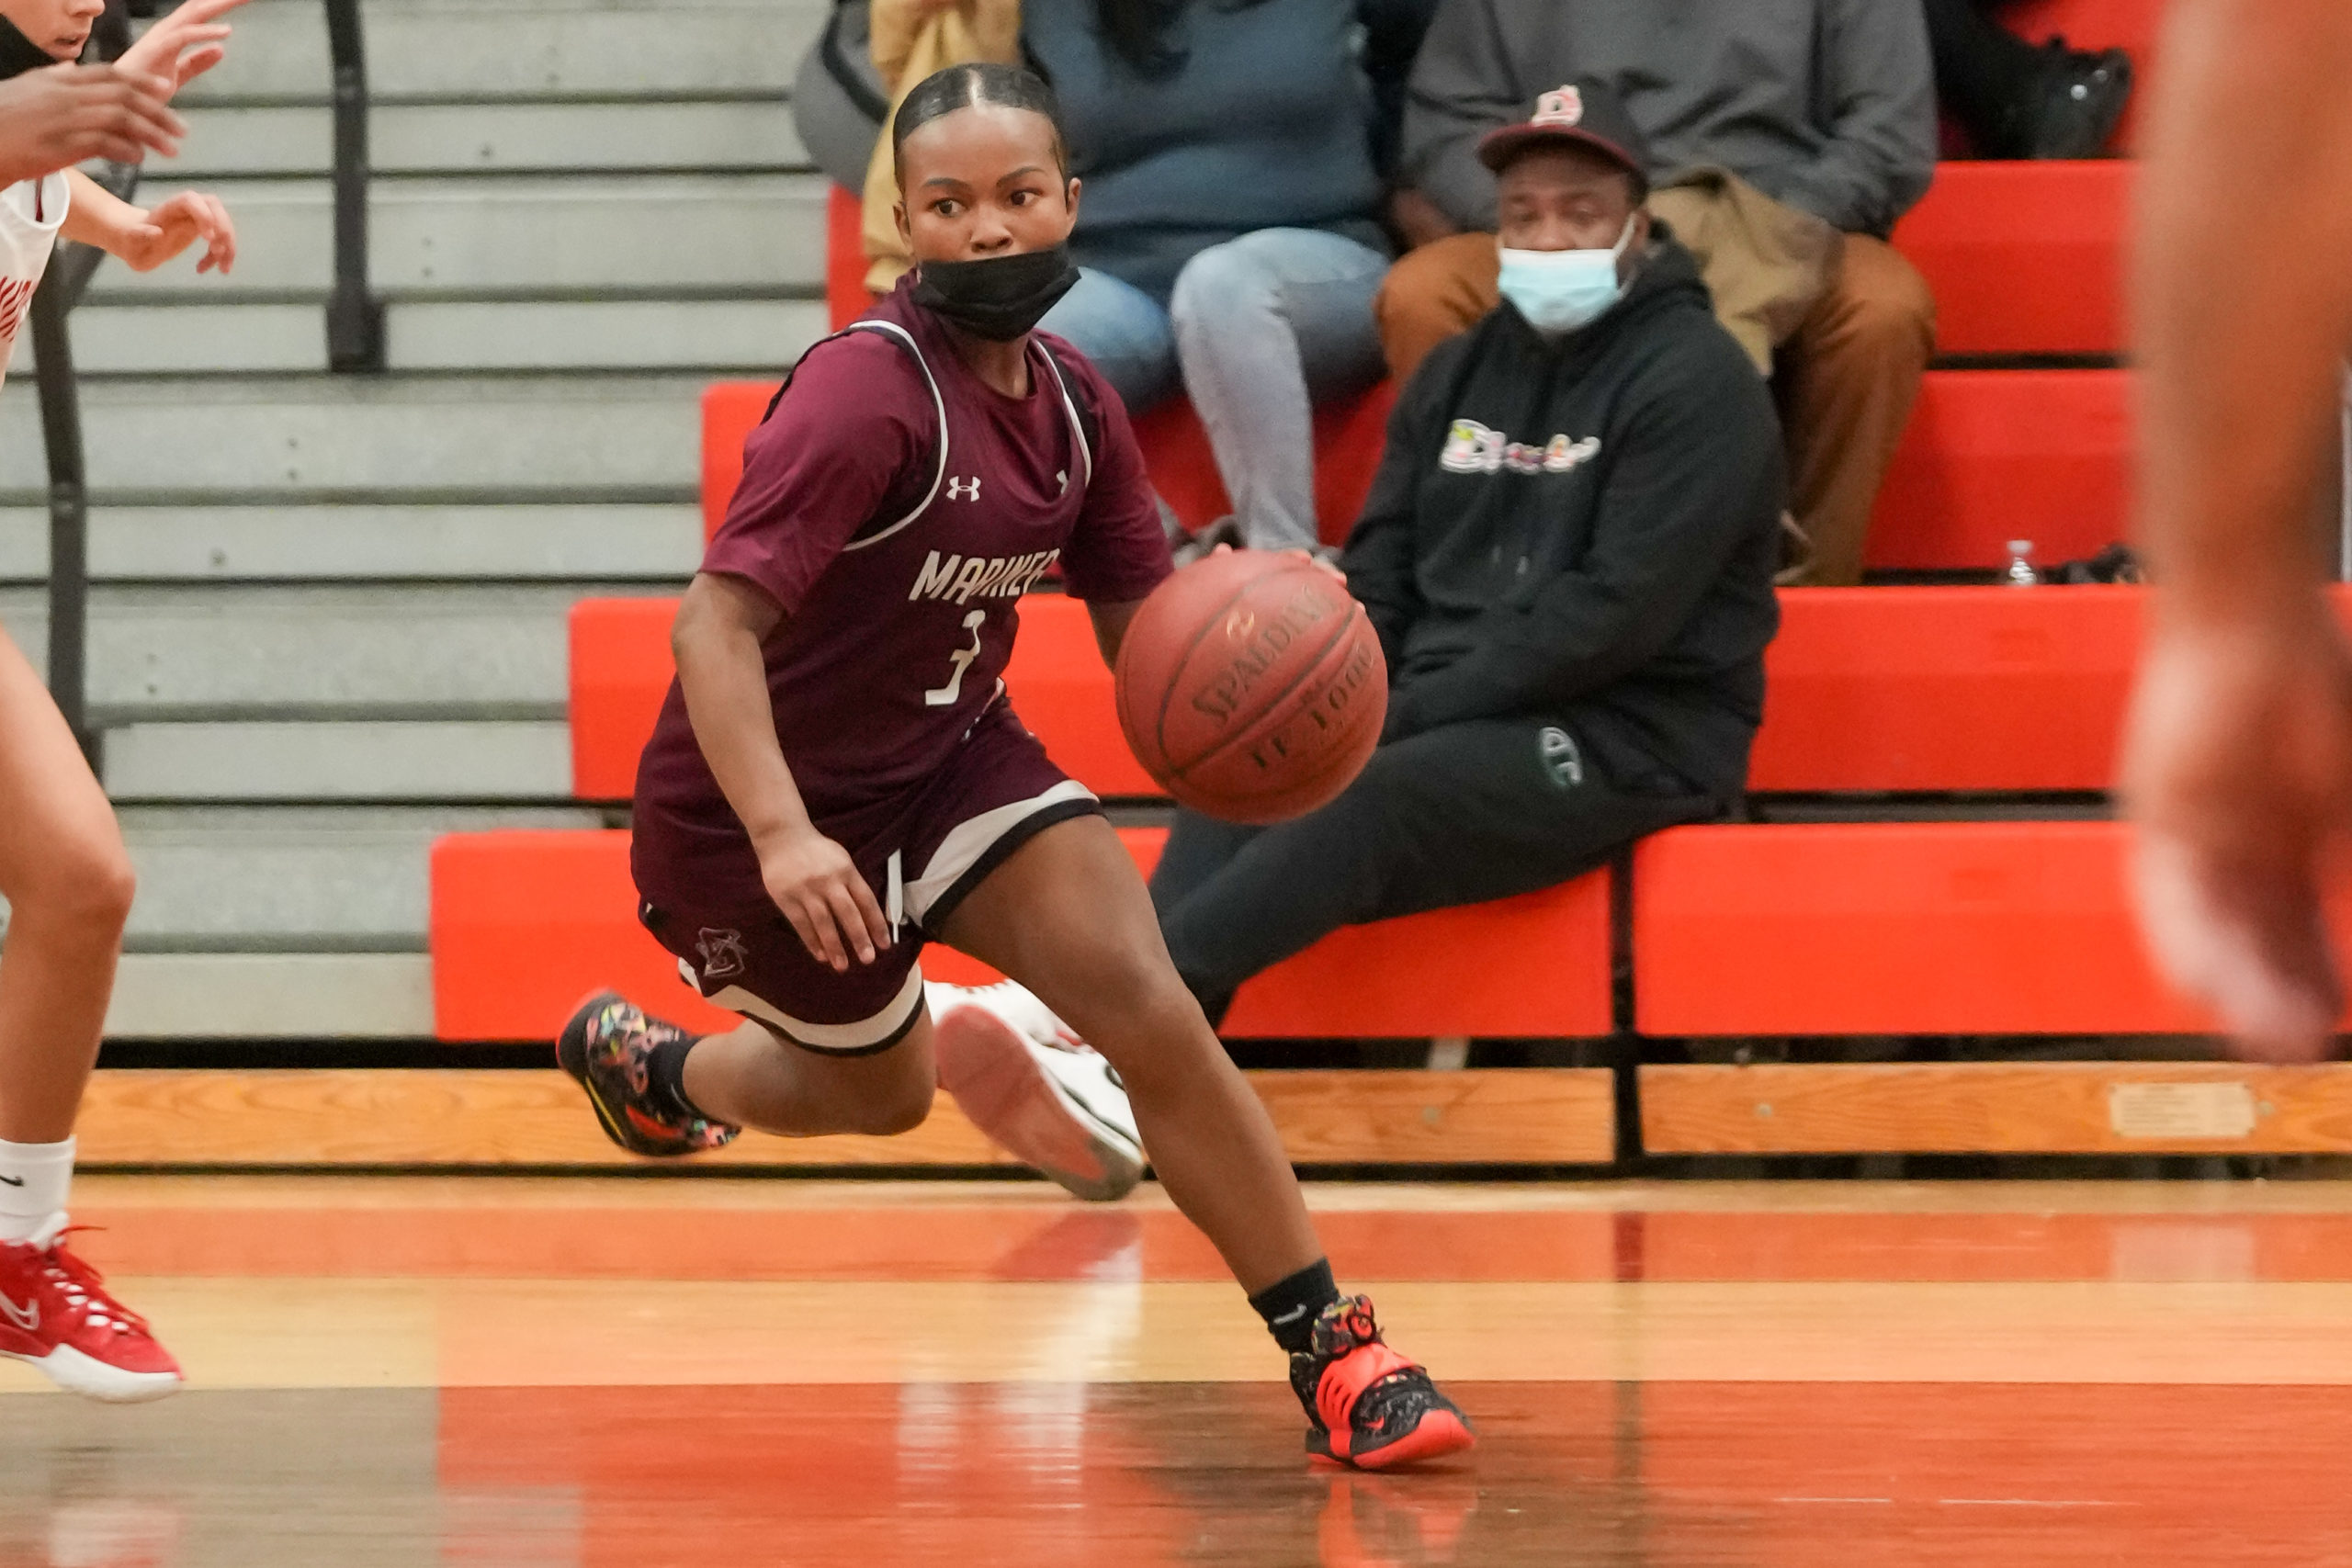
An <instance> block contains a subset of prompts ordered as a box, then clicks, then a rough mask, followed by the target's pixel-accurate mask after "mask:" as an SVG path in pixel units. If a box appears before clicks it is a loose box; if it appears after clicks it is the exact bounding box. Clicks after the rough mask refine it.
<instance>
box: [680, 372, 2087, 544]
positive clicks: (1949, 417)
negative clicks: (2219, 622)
mask: <svg viewBox="0 0 2352 1568" xmlns="http://www.w3.org/2000/svg"><path fill="white" fill-rule="evenodd" d="M774 395H775V384H774V383H772V382H764V383H763V382H752V381H722V382H719V383H718V384H716V385H714V386H712V387H710V388H709V389H707V390H706V391H705V392H704V393H703V470H702V495H703V516H704V519H705V523H706V525H707V527H711V528H715V527H717V526H718V520H719V518H720V517H722V516H723V515H724V514H725V513H726V510H727V502H728V498H729V497H730V496H731V495H733V494H734V492H735V482H736V480H737V479H740V478H741V476H742V471H743V439H744V437H745V436H747V435H749V434H751V433H752V429H753V427H755V426H756V425H757V424H758V423H759V422H760V416H761V415H762V414H763V412H766V409H767V406H768V400H769V399H770V398H772V397H773V396H774ZM1389 396H1390V390H1389V388H1388V387H1387V385H1386V384H1385V383H1383V384H1382V386H1380V387H1379V388H1377V389H1374V391H1372V392H1369V393H1367V394H1365V395H1364V397H1363V398H1362V399H1360V400H1356V401H1354V402H1351V403H1349V404H1346V405H1344V406H1340V407H1337V408H1334V409H1330V410H1326V411H1325V412H1323V413H1321V414H1319V415H1318V416H1317V432H1318V433H1319V445H1318V449H1317V480H1316V489H1317V504H1318V506H1319V508H1320V511H1321V515H1322V516H1323V518H1324V519H1325V525H1324V532H1325V534H1326V535H1327V536H1330V537H1332V538H1333V539H1335V540H1338V539H1344V538H1345V536H1346V528H1347V527H1348V526H1349V525H1352V523H1353V520H1354V518H1355V515H1356V513H1357V511H1358V510H1360V509H1361V507H1362V505H1363V493H1364V491H1365V489H1366V488H1367V487H1369V486H1370V484H1371V482H1372V472H1373V469H1374V467H1375V466H1376V465H1377V464H1378V462H1379V460H1380V449H1381V444H1382V432H1383V430H1384V428H1385V421H1386V418H1387V408H1388V399H1389ZM1138 432H1139V434H1142V435H1144V436H1145V437H1147V438H1148V445H1147V448H1146V451H1147V456H1148V458H1149V460H1150V461H1151V463H1152V471H1153V477H1154V482H1155V483H1157V484H1159V487H1160V489H1161V491H1162V492H1163V493H1164V494H1166V495H1167V496H1168V498H1169V502H1170V505H1172V506H1174V507H1175V508H1176V510H1177V512H1178V513H1179V515H1181V516H1183V517H1185V518H1186V520H1187V522H1188V523H1191V524H1193V525H1197V524H1199V523H1200V522H1203V521H1206V520H1207V519H1209V518H1213V517H1215V516H1216V515H1217V514H1218V513H1221V512H1222V511H1223V510H1224V509H1225V501H1224V496H1225V491H1224V488H1223V485H1222V483H1221V482H1220V481H1219V480H1218V479H1216V466H1215V465H1214V464H1213V463H1211V462H1210V461H1209V458H1208V455H1207V454H1208V442H1207V437H1206V436H1204V435H1203V434H1201V432H1200V425H1199V423H1198V422H1197V421H1196V420H1194V419H1193V416H1192V412H1191V411H1190V410H1189V409H1188V408H1185V407H1183V406H1182V405H1181V404H1171V405H1168V406H1167V407H1165V408H1163V409H1160V410H1155V411H1154V412H1152V413H1151V414H1150V415H1148V416H1147V418H1146V419H1145V420H1144V421H1142V422H1141V423H1140V424H1139V425H1138ZM2130 458H2131V415H2130V407H2129V400H2128V387H2127V385H2126V380H2125V377H2124V374H2123V372H2121V371H2120V370H1938V371H1930V372H1929V373H1928V378H1927V381H1926V384H1925V385H1924V386H1923V387H1922V388H1921V389H1920V393H1919V402H1918V407H1917V411H1916V412H1914V413H1913V414H1912V416H1911V428H1910V431H1909V433H1908V434H1907V435H1906V436H1905V439H1904V444H1903V447H1902V449H1901V451H1900V452H1898V453H1897V454H1896V457H1895V459H1894V466H1893V467H1892V468H1890V469H1889V471H1888V473H1887V477H1886V484H1885V486H1884V488H1883V491H1882V492H1881V494H1880V497H1879V504H1878V511H1877V513H1876V515H1875V518H1874V519H1873V521H1872V523H1871V539H1870V564H1871V566H1873V567H1878V568H1888V569H1902V570H1953V569H1992V568H1996V567H1998V566H2000V565H2001V564H2002V563H2003V562H2004V561H2006V560H2007V554H2006V547H2007V542H2008V541H2009V540H2011V539H2015V538H2030V539H2031V540H2033V541H2034V543H2035V546H2036V547H2037V549H2038V551H2039V552H2040V556H2041V559H2043V560H2045V561H2050V560H2059V559H2072V558H2079V557H2085V556H2090V555H2095V554H2097V553H2098V551H2099V550H2100V549H2102V548H2104V547H2106V546H2108V545H2109V544H2111V543H2113V542H2114V541H2115V540H2117V539H2118V538H2120V537H2121V536H2122V534H2123V527H2124V508H2125V503H2126V499H2127V496H2128V494H2129V484H2130V467H2131V464H2130ZM1334 519H1345V520H1346V521H1345V522H1341V523H1337V524H1335V523H1334V522H1333V520H1334Z"/></svg>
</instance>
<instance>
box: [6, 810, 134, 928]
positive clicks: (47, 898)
mask: <svg viewBox="0 0 2352 1568" xmlns="http://www.w3.org/2000/svg"><path fill="white" fill-rule="evenodd" d="M138 891H139V878H138V874H136V873H135V872H133V871H132V870H131V867H130V854H129V852H126V851H125V850H124V848H123V846H122V840H120V839H119V838H118V837H116V836H115V835H114V834H113V833H111V832H107V833H93V834H90V835H88V836H86V837H85V838H79V839H68V840H64V841H62V842H59V843H56V844H53V845H51V848H50V852H49V853H48V854H47V855H46V856H45V857H44V863H43V864H42V865H41V866H40V868H39V870H38V872H37V873H36V874H35V875H33V876H32V877H31V878H29V879H28V882H27V883H26V885H25V886H22V887H21V888H19V889H17V890H15V891H14V897H15V900H16V902H17V906H18V910H19V914H20V916H21V915H34V916H36V918H39V919H43V920H46V921H48V922H50V923H51V924H55V925H65V926H71V927H73V928H74V929H75V930H76V931H79V932H81V933H82V934H84V935H85V936H89V937H93V938H98V939H102V940H107V941H111V940H113V939H114V938H116V937H119V936H120V935H121V934H122V928H123V927H124V926H125V925H126V924H127V923H129V921H130V904H131V900H132V898H133V897H136V896H137V894H138Z"/></svg>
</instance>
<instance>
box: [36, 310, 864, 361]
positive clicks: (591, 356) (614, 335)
mask: <svg viewBox="0 0 2352 1568" xmlns="http://www.w3.org/2000/svg"><path fill="white" fill-rule="evenodd" d="M385 323H386V324H385V359H386V362H387V364H388V365H389V366H390V368H392V369H394V370H428V371H446V370H495V371H534V370H560V369H582V370H637V369H645V370H665V369H674V368H677V367H686V366H694V367H707V368H708V369H711V370H714V371H722V372H729V371H731V372H738V373H740V372H743V371H754V370H765V371H774V370H776V369H778V368H780V367H785V366H788V365H790V364H792V363H793V362H794V361H795V360H797V358H799V356H800V354H801V351H802V350H804V349H806V348H807V347H808V346H809V344H812V343H814V342H816V341H817V339H818V338H820V337H821V336H823V335H824V333H825V307H824V305H823V303H822V302H821V301H820V300H814V299H787V298H771V299H495V300H485V299H466V300H436V299H406V300H402V299H396V300H393V301H391V302H390V304H389V305H388V307H387V309H386V310H385ZM71 330H72V333H73V344H74V368H75V369H76V370H78V371H79V372H81V373H82V374H83V375H85V376H119V375H178V374H184V373H187V372H194V371H236V372H243V373H252V372H273V371H275V372H304V371H308V372H317V371H323V370H324V369H326V367H327V335H326V308H325V305H324V303H323V302H322V301H311V300H304V301H301V302H299V303H285V304H267V303H246V304H235V303H227V304H224V303H220V302H208V301H205V300H203V299H201V298H200V297H189V298H187V299H176V300H173V301H169V302H158V303H148V304H126V303H120V302H116V303H108V302H107V300H106V299H103V298H101V299H96V300H94V301H91V302H89V303H85V305H83V306H82V307H81V308H80V309H79V310H75V311H74V318H73V324H72V329H71ZM39 363H40V361H39V359H38V357H37V356H36V355H33V354H32V353H31V351H30V344H26V345H24V346H23V347H22V348H20V350H19V352H18V367H19V368H20V369H21V370H23V371H24V372H25V373H26V374H28V375H29V374H30V373H31V372H32V369H33V367H35V366H36V365H38V364H39Z"/></svg>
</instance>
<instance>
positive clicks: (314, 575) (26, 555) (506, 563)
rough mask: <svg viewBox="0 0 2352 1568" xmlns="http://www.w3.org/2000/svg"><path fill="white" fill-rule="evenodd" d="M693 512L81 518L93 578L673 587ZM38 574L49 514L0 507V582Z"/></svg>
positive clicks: (108, 513) (557, 509) (695, 541)
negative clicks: (615, 583)
mask: <svg viewBox="0 0 2352 1568" xmlns="http://www.w3.org/2000/svg"><path fill="white" fill-rule="evenodd" d="M702 544H703V539H702V513H701V510H700V509H699V508H697V507H695V506H693V505H691V504H673V505H655V506H627V505H623V506H591V505H581V506H362V505H343V506H195V507H187V506H120V507H99V508H97V509H96V511H95V512H93V513H92V514H91V518H90V570H91V575H92V578H93V580H94V581H100V582H105V581H173V580H185V581H335V580H356V581H384V580H387V579H401V578H422V579H464V578H488V579H533V578H537V579H560V580H565V581H571V580H588V581H628V580H631V579H637V580H642V581H652V582H657V583H661V584H662V585H664V586H667V587H672V588H674V587H677V586H679V585H681V584H683V583H684V580H685V579H686V578H687V577H689V576H691V575H692V574H693V572H694V570H695V564H696V563H697V562H698V561H699V560H700V559H701V558H702ZM48 575H49V513H47V512H46V511H45V510H41V509H39V508H35V507H25V506H19V507H8V508H0V582H39V581H45V580H46V579H47V577H48Z"/></svg>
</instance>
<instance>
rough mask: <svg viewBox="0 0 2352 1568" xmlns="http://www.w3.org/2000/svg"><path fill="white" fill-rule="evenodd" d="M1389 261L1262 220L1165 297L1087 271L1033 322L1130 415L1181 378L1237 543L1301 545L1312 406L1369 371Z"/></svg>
mask: <svg viewBox="0 0 2352 1568" xmlns="http://www.w3.org/2000/svg"><path fill="white" fill-rule="evenodd" d="M1387 271H1388V258H1387V257H1386V256H1384V255H1382V254H1380V253H1379V252H1378V251H1375V250H1373V249H1371V248H1369V247H1367V246H1364V245H1360V244H1358V243H1356V242H1354V241H1353V240H1349V239H1344V238H1342V237H1341V236H1340V235H1337V234H1326V233H1323V232H1322V231H1318V230H1314V229H1261V230H1258V231H1256V232H1254V233H1250V234H1244V235H1242V236H1241V237H1240V238H1239V239H1238V240H1229V241H1227V243H1224V244H1221V245H1212V246H1210V247H1209V248H1208V249H1207V250H1205V251H1203V252H1202V253H1201V254H1198V255H1196V256H1194V257H1193V259H1192V260H1191V261H1189V262H1187V263H1185V264H1184V270H1183V271H1182V272H1181V273H1179V274H1178V275H1177V277H1176V288H1175V291H1174V293H1173V294H1172V295H1171V296H1170V299H1169V302H1168V304H1167V305H1166V306H1164V307H1163V306H1162V305H1161V304H1160V303H1159V300H1157V299H1153V298H1152V297H1151V296H1150V295H1148V294H1147V293H1145V292H1144V291H1143V290H1142V289H1140V288H1135V287H1134V286H1133V285H1131V284H1127V283H1123V282H1121V281H1120V280H1119V279H1118V278H1115V277H1114V276H1111V275H1110V274H1108V273H1104V272H1098V271H1096V270H1095V269H1093V268H1092V267H1088V268H1086V269H1084V271H1083V272H1082V273H1081V274H1080V279H1079V284H1078V287H1077V288H1073V289H1071V290H1070V291H1069V294H1067V295H1065V296H1064V297H1063V298H1062V301H1061V303H1059V304H1058V305H1056V306H1055V307H1054V308H1053V310H1050V311H1048V312H1047V313H1046V319H1045V321H1043V322H1042V323H1040V324H1041V325H1043V326H1044V327H1045V328H1046V331H1048V332H1055V333H1060V334H1061V335H1062V336H1064V337H1066V338H1068V339H1069V341H1070V342H1071V343H1073V344H1076V345H1077V346H1078V349H1079V352H1080V353H1081V354H1083V355H1086V356H1087V358H1089V359H1091V360H1092V361H1093V362H1094V365H1095V367H1097V368H1098V369H1100V370H1101V371H1102V372H1103V377H1104V378H1105V379H1107V380H1108V381H1109V382H1110V383H1111V385H1112V386H1113V387H1114V388H1115V389H1117V391H1118V393H1119V397H1120V400H1122V401H1124V402H1125V404H1126V405H1127V408H1128V410H1129V412H1134V413H1141V412H1143V411H1145V410H1146V409H1148V408H1149V407H1151V406H1152V405H1153V404H1154V403H1157V402H1159V400H1161V399H1163V398H1165V397H1167V396H1168V395H1169V394H1170V393H1171V392H1173V391H1175V390H1176V389H1177V387H1178V385H1179V384H1180V382H1181V384H1182V387H1183V389H1184V390H1185V391H1186V392H1187V393H1188V394H1189V395H1190V396H1191V398H1192V400H1193V408H1194V410H1196V411H1197V412H1199V414H1200V416H1201V423H1202V425H1203V426H1204V428H1205V429H1206V430H1207V432H1208V437H1209V446H1210V449H1211V450H1212V451H1214V452H1215V453H1216V467H1217V472H1218V473H1219V474H1220V475H1221V476H1223V478H1224V479H1225V491H1226V493H1227V495H1229V496H1231V497H1232V498H1233V513H1234V517H1235V520H1236V521H1237V522H1238V524H1239V525H1240V528H1241V537H1242V540H1243V542H1245V543H1246V544H1248V545H1249V546H1250V547H1251V548H1252V549H1293V548H1304V547H1307V546H1311V545H1313V544H1315V543H1317V541H1318V539H1319V538H1320V536H1321V535H1320V531H1319V530H1318V528H1317V518H1316V515H1315V415H1314V411H1315V405H1316V404H1317V403H1318V402H1322V401H1327V400H1331V399H1334V398H1340V397H1345V396H1348V395H1349V394H1351V393H1353V392H1358V391H1361V390H1363V389H1364V388H1366V387H1369V386H1371V385H1372V384H1373V383H1374V381H1376V380H1378V379H1379V378H1380V377H1381V375H1382V373H1383V370H1384V366H1383V362H1382V359H1381V351H1380V333H1379V331H1378V329H1377V328H1376V327H1375V326H1374V322H1373V316H1372V299H1373V295H1374V292H1375V291H1376V290H1378V288H1380V280H1381V278H1382V277H1383V276H1385V275H1386V273H1387ZM1335 521H1340V522H1345V523H1350V524H1352V523H1353V522H1354V521H1355V520H1354V519H1353V518H1343V519H1336V520H1335Z"/></svg>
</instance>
